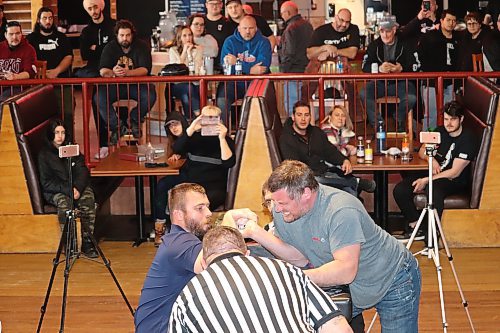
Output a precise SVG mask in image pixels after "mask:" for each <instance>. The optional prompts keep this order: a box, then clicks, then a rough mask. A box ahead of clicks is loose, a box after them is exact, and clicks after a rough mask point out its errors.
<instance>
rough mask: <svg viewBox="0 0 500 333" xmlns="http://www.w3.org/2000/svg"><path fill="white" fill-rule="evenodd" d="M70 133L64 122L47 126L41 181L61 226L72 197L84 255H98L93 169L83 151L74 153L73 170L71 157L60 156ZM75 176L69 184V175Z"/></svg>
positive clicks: (39, 160)
mask: <svg viewBox="0 0 500 333" xmlns="http://www.w3.org/2000/svg"><path fill="white" fill-rule="evenodd" d="M68 142H69V134H68V133H67V132H66V127H65V125H64V122H63V121H62V120H60V119H54V120H52V121H51V122H50V124H49V127H48V128H47V137H46V142H45V146H44V147H43V149H42V150H41V151H40V153H39V155H38V172H39V173H40V185H41V188H42V192H43V196H44V198H45V200H46V201H47V202H48V203H50V204H52V205H54V206H56V207H57V217H58V219H59V224H60V225H61V230H63V229H64V224H65V223H66V213H67V211H68V210H70V209H71V208H72V207H71V199H73V200H74V208H75V209H78V210H79V212H80V218H81V222H82V230H81V232H82V247H81V250H82V252H83V254H84V255H86V256H87V257H89V258H97V256H98V254H97V252H96V249H95V248H94V246H93V244H92V241H91V240H90V235H91V234H93V232H94V223H95V215H96V207H95V198H94V191H93V190H92V188H91V187H90V173H89V170H88V169H87V166H86V165H85V161H84V158H83V155H81V154H80V155H78V156H75V157H72V161H71V162H72V163H71V170H70V169H69V165H68V161H67V160H66V159H65V158H60V157H59V147H61V146H65V145H67V144H68ZM70 172H71V176H72V179H73V187H72V188H70V183H69V177H70Z"/></svg>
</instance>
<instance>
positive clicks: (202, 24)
mask: <svg viewBox="0 0 500 333" xmlns="http://www.w3.org/2000/svg"><path fill="white" fill-rule="evenodd" d="M192 25H194V26H195V27H204V26H205V23H193V24H192Z"/></svg>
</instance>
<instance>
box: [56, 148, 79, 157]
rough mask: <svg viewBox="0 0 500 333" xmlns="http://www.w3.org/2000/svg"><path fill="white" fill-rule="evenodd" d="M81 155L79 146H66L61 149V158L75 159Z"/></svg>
mask: <svg viewBox="0 0 500 333" xmlns="http://www.w3.org/2000/svg"><path fill="white" fill-rule="evenodd" d="M78 155H80V146H79V145H66V146H60V147H59V158H68V157H75V156H78Z"/></svg>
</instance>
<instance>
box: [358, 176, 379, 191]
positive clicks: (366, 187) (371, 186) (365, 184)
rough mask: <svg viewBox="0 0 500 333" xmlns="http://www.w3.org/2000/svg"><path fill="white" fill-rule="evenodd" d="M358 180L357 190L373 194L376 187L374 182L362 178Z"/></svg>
mask: <svg viewBox="0 0 500 333" xmlns="http://www.w3.org/2000/svg"><path fill="white" fill-rule="evenodd" d="M358 179H359V183H358V188H359V189H360V190H361V191H365V192H368V193H373V192H375V188H376V187H377V184H376V183H375V181H374V180H369V179H364V178H358Z"/></svg>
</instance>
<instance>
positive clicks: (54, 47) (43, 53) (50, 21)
mask: <svg viewBox="0 0 500 333" xmlns="http://www.w3.org/2000/svg"><path fill="white" fill-rule="evenodd" d="M26 39H28V42H29V43H30V44H31V45H32V46H33V47H34V48H35V51H36V57H37V59H38V60H43V61H46V62H47V72H46V77H47V78H48V79H54V78H58V77H70V74H71V73H70V72H71V63H72V61H73V51H72V49H71V46H70V43H69V40H68V38H67V37H66V35H65V34H63V33H62V32H59V31H57V29H56V26H55V25H54V12H53V11H52V9H50V8H48V7H42V8H40V9H39V10H38V14H37V15H36V23H35V27H34V28H33V32H32V33H31V34H29V35H28V36H27V37H26ZM54 91H55V92H56V95H57V100H58V102H59V106H60V108H61V109H64V124H65V127H66V129H67V130H69V131H73V96H72V94H71V87H70V86H66V87H63V96H64V97H63V98H64V100H63V99H62V98H61V89H60V86H58V87H57V88H56V89H54ZM61 101H63V103H61Z"/></svg>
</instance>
